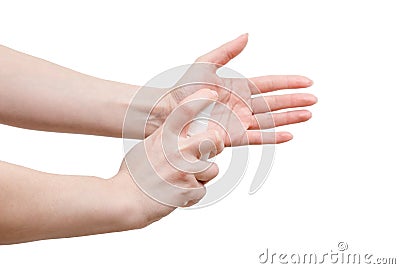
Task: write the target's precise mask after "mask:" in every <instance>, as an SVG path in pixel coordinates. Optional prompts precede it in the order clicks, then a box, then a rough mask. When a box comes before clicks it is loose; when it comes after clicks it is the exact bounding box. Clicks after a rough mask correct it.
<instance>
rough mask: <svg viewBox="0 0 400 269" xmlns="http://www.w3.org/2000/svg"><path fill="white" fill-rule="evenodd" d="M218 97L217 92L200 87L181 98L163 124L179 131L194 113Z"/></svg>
mask: <svg viewBox="0 0 400 269" xmlns="http://www.w3.org/2000/svg"><path fill="white" fill-rule="evenodd" d="M217 99H218V93H217V92H216V91H213V90H210V89H201V90H198V91H197V92H195V93H193V94H192V95H189V96H188V97H186V98H185V99H183V100H182V101H181V102H180V103H179V104H178V105H177V107H176V108H175V109H174V110H173V111H172V112H171V114H170V115H169V116H168V118H167V120H166V121H165V126H166V127H167V128H169V129H170V130H172V131H174V132H178V133H180V132H181V130H182V129H183V127H184V126H185V125H186V124H188V123H190V122H191V121H192V120H193V119H194V118H195V117H196V115H198V114H199V113H200V112H201V111H203V110H204V109H205V108H206V107H207V106H208V105H210V104H211V103H212V102H215V101H216V100H217Z"/></svg>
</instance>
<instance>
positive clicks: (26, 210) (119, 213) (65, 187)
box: [0, 162, 144, 244]
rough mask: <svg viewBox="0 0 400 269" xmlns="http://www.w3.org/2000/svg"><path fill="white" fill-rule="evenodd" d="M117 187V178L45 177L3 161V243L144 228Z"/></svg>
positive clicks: (0, 190) (0, 199)
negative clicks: (114, 179) (115, 179)
mask: <svg viewBox="0 0 400 269" xmlns="http://www.w3.org/2000/svg"><path fill="white" fill-rule="evenodd" d="M131 183H133V182H131ZM115 186H116V184H115V181H113V180H104V179H100V178H96V177H86V176H64V175H54V174H47V173H43V172H39V171H35V170H31V169H28V168H24V167H20V166H17V165H13V164H8V163H5V162H0V216H1V219H0V244H11V243H20V242H27V241H34V240H39V239H49V238H59V237H71V236H80V235H89V234H97V233H105V232H113V231H121V230H126V229H131V228H139V227H141V226H143V225H144V222H143V221H144V220H143V218H141V217H140V216H141V214H140V213H139V212H140V211H139V209H138V210H137V209H136V207H137V205H135V203H132V201H130V200H128V196H127V195H125V193H124V192H121V189H119V188H116V187H115ZM133 198H134V197H132V199H133Z"/></svg>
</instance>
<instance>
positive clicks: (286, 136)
mask: <svg viewBox="0 0 400 269" xmlns="http://www.w3.org/2000/svg"><path fill="white" fill-rule="evenodd" d="M292 139H293V135H292V134H291V133H289V132H281V133H278V134H277V138H276V143H277V144H280V143H285V142H288V141H290V140H292Z"/></svg>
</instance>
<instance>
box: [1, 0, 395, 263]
mask: <svg viewBox="0 0 400 269" xmlns="http://www.w3.org/2000/svg"><path fill="white" fill-rule="evenodd" d="M397 2H398V1H338V0H337V1H317V0H315V1H311V0H310V1H305V0H303V1H297V0H293V1H242V2H235V1H171V0H169V1H107V2H106V1H104V2H101V1H15V0H13V1H11V0H10V1H0V43H1V44H3V45H6V46H9V47H12V48H14V49H17V50H20V51H23V52H26V53H29V54H32V55H35V56H38V57H41V58H44V59H47V60H50V61H52V62H55V63H58V64H60V65H63V66H66V67H69V68H72V69H75V70H78V71H81V72H83V73H88V74H90V75H94V76H98V77H101V78H106V79H111V80H117V81H122V82H127V83H132V84H144V83H146V81H148V80H149V79H150V78H152V77H153V76H154V75H156V74H158V73H160V72H162V71H164V70H166V69H168V68H171V67H174V66H177V65H181V64H187V63H190V62H192V61H193V60H194V59H195V58H196V57H197V56H199V55H201V54H203V53H205V52H207V51H209V50H211V49H213V48H215V47H217V46H219V45H220V44H222V43H224V42H226V41H228V40H230V39H233V38H235V37H236V36H238V35H240V34H242V33H245V32H248V33H249V44H248V46H247V48H246V49H245V51H244V52H243V53H242V54H241V55H240V56H239V57H238V58H237V59H235V60H234V61H232V62H231V63H230V64H229V65H228V66H229V67H231V68H233V69H234V70H237V71H239V72H241V73H242V74H244V75H246V76H248V77H250V76H255V75H265V74H302V75H306V76H309V77H311V78H312V79H313V80H314V82H315V84H314V86H313V87H312V88H310V89H309V90H306V91H310V92H312V93H314V94H316V95H317V96H318V98H319V103H318V104H317V105H316V106H315V107H313V108H312V109H311V110H312V112H313V118H312V120H311V121H309V122H307V123H305V124H301V125H298V126H288V127H286V128H285V130H288V131H291V132H293V134H294V136H295V139H294V140H293V141H291V142H289V143H287V144H284V145H279V146H278V147H277V155H276V158H275V163H274V166H273V169H272V172H271V174H270V177H269V178H268V180H267V182H266V184H265V185H264V186H263V188H262V189H261V190H260V191H259V192H258V193H256V194H255V195H253V196H249V195H248V194H247V191H248V188H249V184H250V182H251V176H247V177H246V178H244V180H243V181H242V183H241V184H240V185H239V187H238V188H237V189H236V190H235V191H234V192H233V193H232V194H231V195H229V196H228V197H227V198H226V199H224V200H223V201H222V202H220V203H218V204H216V205H214V206H211V207H208V208H205V209H201V210H189V211H187V210H178V211H176V212H174V213H173V214H172V215H170V216H168V217H166V218H165V219H163V220H161V221H159V222H157V223H155V224H153V225H151V226H150V227H147V228H145V229H142V230H136V231H129V232H123V233H114V234H106V235H97V236H89V237H81V238H72V239H60V240H49V241H41V242H34V243H27V244H20V245H12V246H0V268H7V269H11V268H156V267H162V266H165V267H167V268H172V267H173V268H218V267H223V268H228V267H235V268H261V267H264V268H265V267H267V266H269V265H266V264H264V265H260V264H259V263H258V256H259V254H260V253H261V251H263V250H264V249H266V248H269V249H270V250H271V251H280V252H288V253H291V252H317V253H324V252H329V251H330V250H331V249H332V250H337V243H338V242H339V241H345V242H347V243H348V245H349V250H351V251H352V252H360V253H365V252H369V253H372V254H374V255H376V256H382V257H392V256H396V255H397V259H398V263H399V262H400V256H399V249H400V246H399V241H400V234H399V226H400V220H399V210H398V205H399V200H400V198H399V194H398V193H399V187H400V185H399V180H400V177H399V171H398V167H399V164H398V161H399V158H398V151H399V145H400V144H399V136H400V133H399V130H400V129H399V128H397V126H398V122H399V120H398V115H399V113H398V109H397V107H398V99H397V98H396V97H397V96H398V92H399V90H400V88H399V81H400V79H399V67H400V66H399V62H400V53H399V48H400V41H399V26H400V16H399V8H398V7H397V6H398V5H397V4H398V3H397ZM0 61H1V59H0ZM0 137H1V139H0V159H1V160H3V161H7V162H11V163H16V164H20V165H24V166H27V167H30V168H34V169H38V170H43V171H47V172H53V173H60V174H84V175H96V176H101V177H106V178H107V177H110V176H112V175H114V174H115V173H116V172H117V170H118V167H119V164H120V162H121V159H122V152H123V150H122V141H121V140H119V139H112V138H103V137H92V136H83V135H69V134H68V135H66V134H54V133H43V132H36V131H27V130H21V129H17V128H12V127H8V126H3V125H0ZM254 154H256V153H254ZM254 156H255V155H254ZM254 156H252V160H254V159H256V158H255V157H254ZM220 161H221V160H220ZM223 161H226V160H222V162H223ZM228 161H229V160H228ZM250 172H251V171H250ZM250 174H251V173H250ZM331 266H332V267H333V268H338V267H340V265H331ZM283 267H284V268H289V267H290V265H285V266H283ZM294 267H295V268H302V266H299V265H295V266H294ZM387 267H388V268H393V267H394V266H387Z"/></svg>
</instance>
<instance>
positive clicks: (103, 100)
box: [0, 46, 160, 138]
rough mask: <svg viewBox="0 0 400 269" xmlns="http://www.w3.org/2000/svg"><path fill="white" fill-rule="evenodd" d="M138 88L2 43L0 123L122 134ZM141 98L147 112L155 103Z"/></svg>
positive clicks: (70, 131) (66, 130)
mask: <svg viewBox="0 0 400 269" xmlns="http://www.w3.org/2000/svg"><path fill="white" fill-rule="evenodd" d="M138 88H139V87H138V86H133V85H128V84H123V83H119V82H113V81H108V80H103V79H99V78H95V77H92V76H88V75H84V74H82V73H79V72H76V71H73V70H70V69H67V68H64V67H62V66H59V65H56V64H53V63H50V62H48V61H45V60H42V59H39V58H36V57H33V56H30V55H27V54H24V53H21V52H18V51H15V50H12V49H10V48H7V47H4V46H0V123H3V124H7V125H12V126H16V127H22V128H26V129H35V130H43V131H53V132H66V133H82V134H93V135H103V136H112V137H121V134H122V125H123V120H124V116H125V112H126V109H127V108H128V105H129V102H130V100H131V98H132V97H133V96H134V94H135V93H136V91H137V90H138ZM156 90H158V91H159V90H160V89H156ZM149 94H151V93H149ZM141 101H143V102H141V104H140V105H141V106H142V107H143V111H146V112H147V111H148V108H147V107H146V106H151V105H152V104H146V99H143V100H141ZM138 109H139V110H140V109H141V108H138ZM138 116H140V114H138ZM145 116H147V114H145V113H144V114H143V117H145ZM138 120H140V119H138ZM142 130H143V127H142V126H138V131H137V132H134V133H138V134H140V133H142ZM134 138H143V137H139V135H138V137H134Z"/></svg>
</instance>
